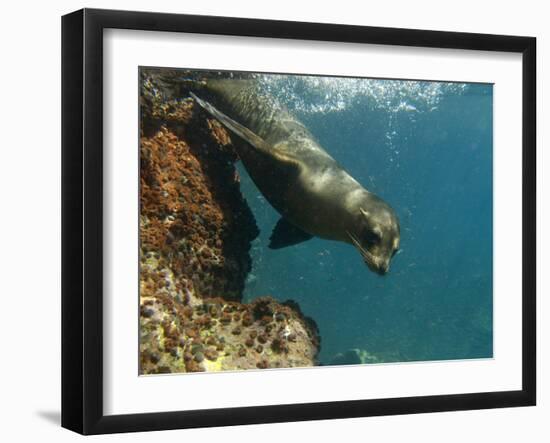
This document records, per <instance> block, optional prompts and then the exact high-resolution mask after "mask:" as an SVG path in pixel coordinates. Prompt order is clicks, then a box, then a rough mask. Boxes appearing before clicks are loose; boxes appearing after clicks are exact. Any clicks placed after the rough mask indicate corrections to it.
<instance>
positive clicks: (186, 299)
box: [140, 69, 319, 374]
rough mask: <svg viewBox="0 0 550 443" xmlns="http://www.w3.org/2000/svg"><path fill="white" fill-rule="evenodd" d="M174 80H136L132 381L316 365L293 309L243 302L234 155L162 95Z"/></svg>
mask: <svg viewBox="0 0 550 443" xmlns="http://www.w3.org/2000/svg"><path fill="white" fill-rule="evenodd" d="M174 75H175V74H173V73H169V72H168V73H165V75H160V74H159V72H158V71H157V70H147V69H142V71H141V72H140V76H141V79H140V80H141V94H140V129H141V136H140V373H142V374H155V373H167V372H200V371H219V370H235V369H258V368H261V369H264V368H269V367H296V366H312V365H315V364H316V356H317V353H318V351H319V334H318V331H317V328H316V326H315V324H314V322H313V321H312V320H310V319H307V318H306V317H304V316H303V315H302V313H301V312H300V309H299V307H298V306H297V305H296V304H295V303H293V302H288V303H286V304H285V303H283V304H281V303H279V302H277V301H276V300H275V299H273V298H271V297H262V298H259V299H257V300H255V301H254V302H252V303H250V304H243V303H241V297H242V291H243V288H244V282H245V279H246V276H247V274H248V272H249V271H250V267H251V258H250V254H249V250H250V243H251V241H252V240H253V239H254V238H255V237H256V236H257V235H258V229H257V227H256V224H255V220H254V217H253V215H252V213H251V211H250V209H249V207H248V205H247V204H246V202H245V200H244V199H243V197H242V194H241V192H240V187H239V186H240V185H239V178H238V174H237V172H236V169H235V166H234V163H235V161H236V160H237V159H238V157H237V155H236V153H235V152H234V150H233V148H232V145H231V138H230V136H229V135H228V133H227V132H226V131H225V129H224V128H223V127H222V126H221V125H220V124H219V123H218V122H217V121H215V120H209V119H206V118H205V117H204V115H203V114H200V112H199V110H198V109H197V107H195V106H193V101H192V100H190V99H186V98H185V96H184V97H183V99H182V97H178V96H175V95H174V94H173V91H171V89H170V88H168V87H165V83H164V79H165V78H168V79H169V78H170V77H171V76H174ZM260 337H261V342H259V341H258V340H259V338H260ZM251 341H252V343H251ZM261 343H263V344H261ZM247 349H250V351H249V352H247Z"/></svg>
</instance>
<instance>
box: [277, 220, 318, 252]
mask: <svg viewBox="0 0 550 443" xmlns="http://www.w3.org/2000/svg"><path fill="white" fill-rule="evenodd" d="M312 237H313V235H311V234H308V233H307V232H304V231H302V230H301V229H300V228H298V227H296V226H294V225H293V224H292V223H290V222H289V221H287V220H286V219H285V218H283V217H281V218H280V219H279V221H278V222H277V224H276V225H275V227H274V228H273V232H272V233H271V237H269V248H270V249H281V248H285V247H286V246H292V245H297V244H298V243H302V242H304V241H307V240H309V239H310V238H312Z"/></svg>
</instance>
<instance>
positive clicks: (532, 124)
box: [62, 9, 536, 434]
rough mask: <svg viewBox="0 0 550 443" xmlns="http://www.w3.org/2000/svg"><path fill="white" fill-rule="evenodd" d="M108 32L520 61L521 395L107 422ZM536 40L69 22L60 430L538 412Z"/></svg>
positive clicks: (99, 17)
mask: <svg viewBox="0 0 550 443" xmlns="http://www.w3.org/2000/svg"><path fill="white" fill-rule="evenodd" d="M108 28H117V29H132V30H147V31H171V32H179V33H199V34H218V35H227V36H249V37H270V38H285V39H302V40H317V41H334V42H353V43H369V44H378V45H399V46H416V47H430V48H455V49H469V50H480V51H502V52H510V53H520V54H522V65H523V80H522V82H523V85H522V88H523V91H522V92H523V97H522V102H523V104H522V107H523V108H522V116H523V117H522V118H523V120H522V131H523V135H522V137H523V139H522V154H523V165H522V167H523V169H522V171H523V190H522V195H523V200H522V205H523V208H522V210H523V217H522V220H523V233H522V240H523V257H522V261H523V268H522V290H523V292H522V334H523V336H522V389H521V390H517V391H505V392H479V393H468V394H466V393H465V394H457V395H436V396H421V397H404V398H392V399H373V400H358V401H336V402H324V403H308V404H288V405H284V404H282V405H280V404H278V405H268V406H261V407H237V408H229V409H225V408H224V409H209V410H190V411H177V412H160V413H142V414H131V415H109V416H106V415H104V413H103V407H102V404H103V375H102V371H103V339H102V325H103V318H102V315H103V298H102V297H103V295H102V284H103V275H102V267H103V227H102V221H103V209H102V204H103V201H102V195H103V166H102V165H103V148H102V136H103V121H102V120H103V111H102V109H103V87H102V85H103V78H102V77H103V47H102V45H103V38H102V37H103V31H104V30H105V29H108ZM535 67H536V39H535V38H532V37H516V36H503V35H484V34H470V33H456V32H439V31H421V30H411V29H390V28H377V27H363V26H348V25H335V24H319V23H299V22H283V21H272V20H256V19H243V18H228V17H209V16H193V15H176V14H160V13H149V12H127V11H110V10H97V9H83V10H80V11H76V12H73V13H71V14H68V15H65V16H64V17H63V18H62V426H63V427H65V428H68V429H71V430H73V431H76V432H79V433H82V434H102V433H115V432H131V431H151V430H161V429H177V428H193V427H210V426H228V425H239V424H255V423H273V422H285V421H301V420H320V419H331V418H347V417H362V416H379V415H391V414H412V413H424V412H435V411H456V410H467V409H485V408H501V407H512V406H529V405H535V403H536V353H535V350H536V341H535V340H536V337H535V331H536V315H535V313H536V306H535V300H536V275H535V273H536V151H535V148H536V146H535V140H536V136H535V133H536V119H535V115H536V89H535V85H536V69H535Z"/></svg>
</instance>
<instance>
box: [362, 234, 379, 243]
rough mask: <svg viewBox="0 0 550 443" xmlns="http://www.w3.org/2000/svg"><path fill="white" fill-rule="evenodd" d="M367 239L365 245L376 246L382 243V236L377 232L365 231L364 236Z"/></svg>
mask: <svg viewBox="0 0 550 443" xmlns="http://www.w3.org/2000/svg"><path fill="white" fill-rule="evenodd" d="M363 238H364V239H365V243H367V244H370V245H374V244H377V243H379V242H380V240H381V236H380V234H379V233H378V232H377V231H370V230H369V231H365V234H364V236H363Z"/></svg>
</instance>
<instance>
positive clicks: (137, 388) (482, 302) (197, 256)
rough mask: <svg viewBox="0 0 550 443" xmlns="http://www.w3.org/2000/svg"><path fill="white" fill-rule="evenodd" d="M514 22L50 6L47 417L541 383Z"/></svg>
mask: <svg viewBox="0 0 550 443" xmlns="http://www.w3.org/2000/svg"><path fill="white" fill-rule="evenodd" d="M535 51H536V41H535V39H534V38H531V37H516V36H498V35H484V34H466V33H452V32H436V31H421V30H410V29H389V28H375V27H358V26H347V25H336V24H319V23H298V22H280V21H269V20H252V19H243V18H227V17H208V16H190V15H175V14H174V15H172V14H158V13H146V12H125V11H108V10H91V9H84V10H80V11H76V12H74V13H72V14H68V15H66V16H64V17H63V20H62V58H63V66H62V76H63V78H62V91H63V94H62V107H63V110H62V114H63V115H62V139H63V146H62V162H63V164H62V173H63V178H62V187H63V192H62V199H63V205H62V208H63V209H62V220H63V226H62V241H63V245H62V251H63V263H62V270H63V275H62V283H63V291H62V298H63V300H62V309H63V312H62V322H63V324H62V335H63V337H62V359H63V361H62V425H63V426H64V427H66V428H68V429H71V430H74V431H76V432H79V433H82V434H101V433H114V432H130V431H147V430H160V429H177V428H190V427H203V426H227V425H237V424H251V423H270V422H282V421H298V420H319V419H329V418H345V417H359V416H374V415H389V414H410V413H421V412H433V411H452V410H465V409H483V408H497V407H513V406H529V405H535V401H536V373H535V368H536V355H535V349H536V344H535V330H536V325H535V319H536V316H535V308H536V307H535V299H536V297H535V296H536V294H535V258H536V250H535V241H536V216H535V202H536V185H535V169H536V158H535V130H536V126H535V120H536V119H535V110H536V106H535V96H536V94H535V72H536V69H535V60H536V52H535Z"/></svg>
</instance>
